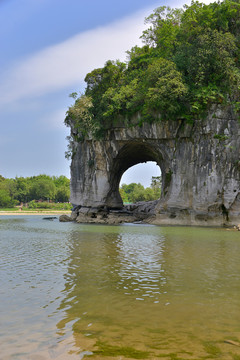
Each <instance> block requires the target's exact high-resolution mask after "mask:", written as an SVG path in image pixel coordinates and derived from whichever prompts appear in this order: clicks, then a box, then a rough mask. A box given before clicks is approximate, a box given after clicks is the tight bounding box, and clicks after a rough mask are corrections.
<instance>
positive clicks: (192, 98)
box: [65, 0, 240, 156]
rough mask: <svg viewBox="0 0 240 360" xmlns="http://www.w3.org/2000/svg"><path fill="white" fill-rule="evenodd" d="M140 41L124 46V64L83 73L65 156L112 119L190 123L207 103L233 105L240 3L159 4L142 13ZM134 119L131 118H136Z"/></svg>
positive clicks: (237, 88) (237, 89)
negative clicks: (127, 48)
mask: <svg viewBox="0 0 240 360" xmlns="http://www.w3.org/2000/svg"><path fill="white" fill-rule="evenodd" d="M146 23H147V24H149V28H148V29H146V30H145V31H144V32H143V34H142V36H141V38H142V40H143V42H144V45H143V46H142V47H139V46H135V47H133V48H132V49H131V50H130V51H128V52H127V54H128V60H127V62H126V63H122V62H120V61H115V62H114V61H107V62H106V64H105V66H104V67H103V68H99V69H95V70H93V71H92V72H90V73H89V74H87V76H86V78H85V81H86V84H87V87H86V91H85V94H84V95H81V96H80V97H79V98H76V93H73V94H71V97H73V98H74V99H75V104H74V105H73V106H72V107H70V108H69V110H68V112H67V117H66V120H65V123H66V124H67V125H69V126H71V137H70V138H69V140H70V145H69V146H70V148H69V152H68V156H72V155H73V154H74V141H79V140H81V139H82V138H83V137H85V136H90V137H94V138H99V137H101V136H102V134H103V133H104V131H105V130H106V129H107V128H109V127H111V126H112V125H113V124H114V122H115V121H118V120H119V119H120V120H124V121H125V124H126V125H129V126H131V120H132V119H133V118H134V117H133V115H134V114H136V113H139V114H140V115H141V116H140V117H139V119H140V120H139V121H140V122H141V123H142V122H143V121H150V122H154V121H163V120H164V119H170V120H176V119H178V118H185V119H187V120H188V121H190V122H193V121H194V120H195V119H196V118H199V117H200V116H203V114H205V113H206V111H207V110H208V109H209V107H210V106H211V104H222V105H229V104H231V105H233V107H234V109H235V111H236V112H239V111H240V110H239V109H240V105H239V98H240V46H239V42H240V3H239V0H224V1H222V2H215V3H211V4H209V5H205V4H202V3H199V2H198V1H196V2H194V1H193V2H192V3H191V5H190V6H188V5H185V6H184V9H171V8H169V7H165V6H163V7H159V8H157V9H155V10H154V12H153V13H152V14H151V15H150V16H148V17H147V18H146ZM134 119H135V121H136V117H135V118H134Z"/></svg>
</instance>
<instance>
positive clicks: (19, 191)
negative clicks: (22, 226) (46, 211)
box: [0, 175, 70, 207]
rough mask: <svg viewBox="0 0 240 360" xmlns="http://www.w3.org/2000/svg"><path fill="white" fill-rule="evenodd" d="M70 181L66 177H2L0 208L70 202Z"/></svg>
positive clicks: (0, 180)
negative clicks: (42, 202) (43, 202)
mask: <svg viewBox="0 0 240 360" xmlns="http://www.w3.org/2000/svg"><path fill="white" fill-rule="evenodd" d="M69 197H70V180H69V179H68V178H67V177H66V176H64V175H61V176H48V175H37V176H31V177H15V179H7V178H4V177H3V176H1V175H0V207H13V206H15V205H18V204H21V203H29V202H31V201H35V200H38V201H39V200H41V201H47V202H50V201H51V202H61V203H62V202H68V201H69Z"/></svg>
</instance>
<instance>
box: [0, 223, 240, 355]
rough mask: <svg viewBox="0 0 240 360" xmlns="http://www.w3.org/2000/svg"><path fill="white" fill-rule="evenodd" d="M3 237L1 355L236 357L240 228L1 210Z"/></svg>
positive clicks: (0, 261) (0, 233)
mask: <svg viewBox="0 0 240 360" xmlns="http://www.w3.org/2000/svg"><path fill="white" fill-rule="evenodd" d="M0 246H1V253H0V359H1V360H8V359H9V360H13V359H14V360H19V359H20V360H25V359H26V360H27V359H34V360H46V359H64V360H75V359H84V360H85V359H106V360H107V359H116V360H120V359H121V360H124V359H163V360H182V359H184V360H187V359H192V360H199V359H223V360H228V359H232V360H239V359H240V347H239V346H237V345H238V344H239V343H240V261H239V254H240V233H239V232H234V231H226V230H224V229H213V228H189V227H157V226H148V225H121V226H102V225H79V224H75V223H59V222H58V220H54V221H47V220H43V217H42V216H0ZM229 340H230V342H229Z"/></svg>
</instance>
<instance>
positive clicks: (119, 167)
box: [107, 140, 170, 208]
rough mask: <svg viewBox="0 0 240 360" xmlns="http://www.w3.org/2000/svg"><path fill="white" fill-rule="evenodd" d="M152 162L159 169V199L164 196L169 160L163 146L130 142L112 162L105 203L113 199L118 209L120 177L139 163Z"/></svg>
mask: <svg viewBox="0 0 240 360" xmlns="http://www.w3.org/2000/svg"><path fill="white" fill-rule="evenodd" d="M148 161H154V162H156V163H157V165H158V166H159V167H160V170H161V176H162V190H163V191H162V193H161V197H160V199H161V198H162V196H164V194H166V192H167V189H168V187H169V184H170V181H169V173H170V172H169V163H170V161H169V159H168V154H167V153H166V150H165V149H164V146H163V145H159V144H156V142H151V141H144V140H141V141H131V142H128V143H126V144H124V145H123V146H122V148H121V149H120V150H119V151H118V154H117V156H116V158H115V159H114V161H113V165H112V169H111V171H110V184H111V187H110V191H109V193H108V196H107V202H108V201H109V202H112V199H115V201H116V200H117V201H116V202H117V203H119V205H120V206H119V208H121V207H122V206H123V202H122V198H121V196H120V193H119V185H120V181H121V178H122V175H123V174H124V173H125V171H127V170H128V169H129V168H130V167H132V166H134V165H137V164H139V163H145V162H148Z"/></svg>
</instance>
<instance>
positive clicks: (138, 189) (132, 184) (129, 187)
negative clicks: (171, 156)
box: [119, 161, 161, 205]
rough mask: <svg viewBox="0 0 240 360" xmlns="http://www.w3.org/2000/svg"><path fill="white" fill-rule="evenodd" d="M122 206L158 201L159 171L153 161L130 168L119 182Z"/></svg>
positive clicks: (159, 193) (159, 188) (159, 187)
mask: <svg viewBox="0 0 240 360" xmlns="http://www.w3.org/2000/svg"><path fill="white" fill-rule="evenodd" d="M119 192H120V196H121V198H122V201H123V204H124V205H126V204H131V203H136V202H139V201H152V200H158V199H159V198H160V195H161V169H160V167H159V166H158V165H157V163H156V162H155V161H147V162H146V163H139V164H137V165H134V166H132V167H130V168H129V169H128V170H126V171H125V173H124V174H123V175H122V178H121V180H120V189H119Z"/></svg>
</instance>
